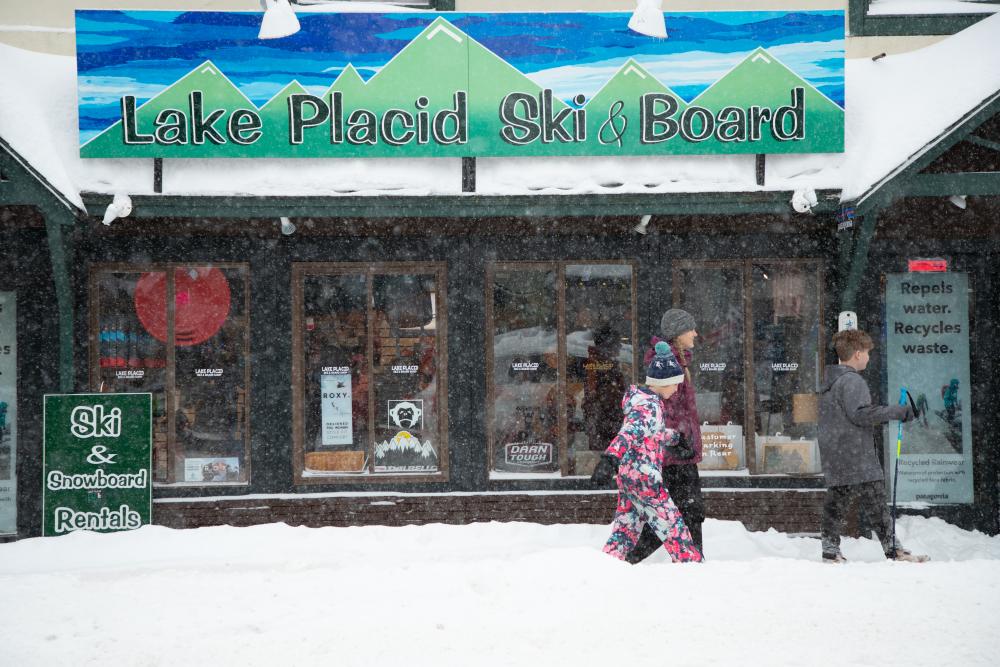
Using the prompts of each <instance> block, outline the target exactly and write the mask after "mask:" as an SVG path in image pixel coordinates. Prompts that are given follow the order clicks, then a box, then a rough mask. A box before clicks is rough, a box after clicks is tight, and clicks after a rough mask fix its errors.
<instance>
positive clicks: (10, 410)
mask: <svg viewBox="0 0 1000 667" xmlns="http://www.w3.org/2000/svg"><path fill="white" fill-rule="evenodd" d="M15 533H17V293H16V292H0V535H13V534H15Z"/></svg>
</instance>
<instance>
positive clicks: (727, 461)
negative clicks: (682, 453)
mask: <svg viewBox="0 0 1000 667" xmlns="http://www.w3.org/2000/svg"><path fill="white" fill-rule="evenodd" d="M701 455H702V459H701V463H699V464H698V469H699V470H738V469H739V468H743V467H745V465H746V464H745V463H744V462H743V459H744V455H743V427H742V426H740V425H739V424H733V423H732V422H730V423H729V424H726V425H724V426H723V425H718V426H714V425H709V424H703V425H702V427H701Z"/></svg>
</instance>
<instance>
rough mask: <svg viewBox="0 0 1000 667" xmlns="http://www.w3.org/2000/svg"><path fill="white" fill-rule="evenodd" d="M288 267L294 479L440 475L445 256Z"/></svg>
mask: <svg viewBox="0 0 1000 667" xmlns="http://www.w3.org/2000/svg"><path fill="white" fill-rule="evenodd" d="M292 276H293V290H294V292H293V299H294V310H293V323H292V326H293V330H294V334H295V335H294V339H293V359H294V361H293V369H292V373H293V376H294V379H293V398H294V406H295V408H294V409H295V420H294V423H293V427H294V432H295V433H294V439H295V469H296V470H295V472H296V478H297V480H298V481H300V482H330V481H337V480H345V479H346V480H350V479H353V478H357V477H359V476H377V477H381V478H389V477H395V478H399V479H401V480H409V481H423V480H428V479H429V480H437V481H441V480H444V479H446V478H447V460H448V459H447V421H446V416H447V408H446V406H445V400H446V399H445V396H446V393H445V392H446V389H447V388H446V387H445V383H444V378H445V377H446V366H445V364H446V357H445V348H444V341H445V339H446V328H445V311H446V309H445V299H444V294H443V292H444V284H445V267H444V264H442V263H426V264H380V265H367V264H366V265H355V264H349V265H342V264H340V265H326V264H297V265H294V266H293V273H292Z"/></svg>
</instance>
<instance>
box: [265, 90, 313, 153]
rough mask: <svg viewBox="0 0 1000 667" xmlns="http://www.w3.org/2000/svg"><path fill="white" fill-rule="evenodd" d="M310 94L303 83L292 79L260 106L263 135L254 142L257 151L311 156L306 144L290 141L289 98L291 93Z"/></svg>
mask: <svg viewBox="0 0 1000 667" xmlns="http://www.w3.org/2000/svg"><path fill="white" fill-rule="evenodd" d="M308 94H309V91H307V90H306V89H305V88H303V87H302V84H300V83H299V82H298V81H292V82H291V83H290V84H288V85H287V86H285V87H284V88H282V89H281V90H280V91H278V93H277V94H276V95H275V96H274V97H272V98H271V99H269V100H268V101H267V102H266V103H265V104H264V106H262V107H261V108H260V120H261V125H262V126H263V127H262V131H263V136H261V138H260V140H259V141H258V142H257V143H256V144H254V151H255V152H256V153H261V154H267V155H287V156H288V157H309V152H308V148H307V147H306V146H305V145H304V144H299V145H293V144H290V143H289V142H288V98H289V96H291V95H308Z"/></svg>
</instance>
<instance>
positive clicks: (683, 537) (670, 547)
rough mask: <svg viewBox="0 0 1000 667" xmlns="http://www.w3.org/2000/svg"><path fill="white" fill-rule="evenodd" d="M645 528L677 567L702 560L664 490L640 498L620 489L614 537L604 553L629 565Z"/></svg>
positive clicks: (682, 520)
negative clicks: (653, 534) (677, 564)
mask: <svg viewBox="0 0 1000 667" xmlns="http://www.w3.org/2000/svg"><path fill="white" fill-rule="evenodd" d="M646 526H649V528H650V529H652V531H653V533H655V534H656V537H657V538H659V540H658V541H660V542H662V543H663V546H664V548H665V549H666V550H667V553H668V554H670V560H672V561H674V562H675V563H677V562H682V563H684V562H689V561H693V562H700V561H701V560H702V555H701V551H700V550H699V549H698V547H696V546H695V544H694V541H693V540H692V539H691V533H690V532H689V531H688V528H687V526H686V525H684V518H683V517H682V516H681V512H680V510H678V509H677V506H676V505H674V502H673V501H672V500H671V499H670V495H669V494H668V493H667V491H666V489H664V488H663V487H660V489H658V490H657V491H656V492H654V493H652V494H641V495H640V494H638V493H632V492H629V491H628V490H626V489H624V488H619V490H618V506H617V508H616V509H615V518H614V521H613V522H612V524H611V537H610V538H608V542H607V544H605V545H604V552H605V553H607V554H611V555H612V556H614V557H615V558H618V559H621V560H624V561H626V562H629V558H628V557H629V554H630V553H631V552H632V551H633V550H634V549H635V547H636V543H637V542H638V541H639V534H640V533H641V532H642V531H643V529H644V528H645V527H646Z"/></svg>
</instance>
